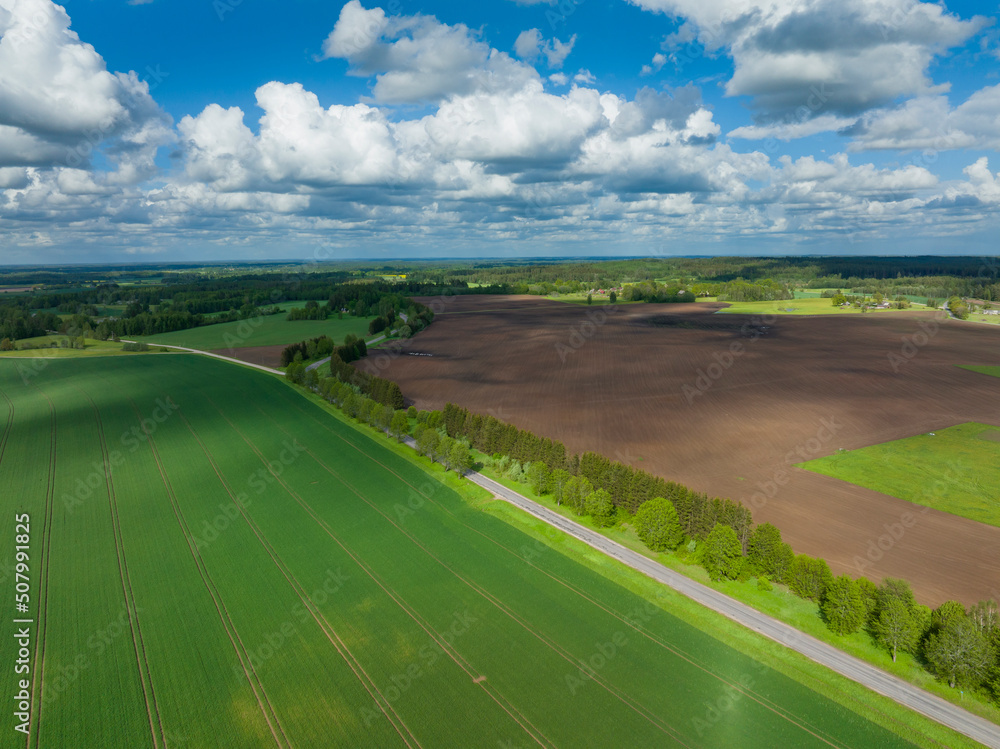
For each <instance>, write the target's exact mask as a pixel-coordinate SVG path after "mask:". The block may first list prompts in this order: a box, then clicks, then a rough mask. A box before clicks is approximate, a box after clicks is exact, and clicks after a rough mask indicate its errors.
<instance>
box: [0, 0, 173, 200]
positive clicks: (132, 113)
mask: <svg viewBox="0 0 1000 749" xmlns="http://www.w3.org/2000/svg"><path fill="white" fill-rule="evenodd" d="M0 35H2V38H0V165H6V166H29V165H30V166H60V165H63V166H69V167H79V166H83V167H86V166H87V165H89V164H90V163H91V160H92V156H93V154H94V153H96V152H97V151H98V150H102V151H104V153H105V154H106V155H108V156H109V157H110V158H111V159H112V160H113V161H114V162H115V163H116V164H117V165H118V167H119V169H118V172H117V174H116V175H115V176H114V178H115V179H117V180H118V181H121V182H135V181H138V180H140V179H143V178H145V177H148V176H149V175H150V174H151V173H152V172H153V171H154V169H155V167H154V165H153V157H154V155H155V151H156V149H157V148H158V147H159V146H161V145H163V144H165V143H167V142H169V141H170V138H171V132H170V128H169V125H170V121H169V118H168V117H167V116H166V115H165V114H164V113H163V112H162V110H160V108H159V106H158V105H157V104H156V102H155V101H154V100H153V99H152V97H151V96H150V95H149V87H148V85H147V84H146V83H145V82H143V81H141V80H139V78H138V76H136V74H135V73H134V72H131V73H128V74H124V73H111V72H109V71H108V70H107V68H106V66H105V63H104V60H103V58H102V57H101V56H100V55H99V54H98V53H97V51H96V50H95V49H94V48H93V47H92V46H91V45H89V44H86V43H84V42H82V41H81V40H80V39H79V37H78V36H77V34H76V33H75V32H73V31H71V30H70V19H69V16H68V15H67V14H66V11H65V10H64V9H63V8H62V7H60V6H58V5H54V4H53V3H51V2H49V0H0Z"/></svg>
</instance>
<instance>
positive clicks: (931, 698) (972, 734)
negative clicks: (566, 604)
mask: <svg viewBox="0 0 1000 749" xmlns="http://www.w3.org/2000/svg"><path fill="white" fill-rule="evenodd" d="M467 477H468V478H469V479H470V480H471V481H473V482H475V483H476V484H479V485H480V486H482V487H483V488H484V489H487V490H488V491H490V492H492V493H493V494H495V495H496V496H498V497H500V498H501V499H504V500H506V501H508V502H510V503H511V504H513V505H516V506H517V507H520V508H521V509H522V510H524V511H526V512H528V513H530V514H532V515H534V516H535V517H537V518H539V519H540V520H544V521H545V522H546V523H549V524H550V525H552V526H555V527H556V528H558V529H559V530H562V531H564V532H566V533H568V534H570V535H571V536H574V537H575V538H578V539H580V540H581V541H583V542H584V543H586V544H588V545H590V546H592V547H593V548H595V549H597V550H598V551H601V552H604V553H605V554H607V555H608V556H610V557H614V558H615V559H618V560H619V561H621V562H623V563H625V564H627V565H628V566H630V567H633V568H634V569H637V570H638V571H639V572H642V573H643V574H645V575H648V576H649V577H651V578H653V579H654V580H656V581H658V582H661V583H664V584H665V585H669V586H670V587H671V588H673V589H674V590H676V591H678V592H680V593H683V594H684V595H686V596H687V597H688V598H692V599H694V600H695V601H697V602H698V603H700V604H702V605H704V606H707V607H708V608H710V609H712V610H714V611H717V612H719V613H720V614H723V615H724V616H727V617H729V618H730V619H732V620H733V621H735V622H738V623H739V624H742V625H743V626H745V627H748V628H750V629H752V630H754V631H755V632H759V633H760V634H762V635H764V636H765V637H769V638H771V639H772V640H774V641H776V642H779V643H781V644H782V645H785V646H787V647H789V648H791V649H792V650H795V651H796V652H799V653H801V654H802V655H804V656H806V657H807V658H810V659H811V660H813V661H816V662H817V663H820V664H822V665H824V666H827V667H828V668H830V669H832V670H834V671H836V672H837V673H839V674H842V675H843V676H846V677H847V678H849V679H851V680H853V681H856V682H858V683H859V684H862V685H864V686H866V687H868V688H869V689H872V690H874V691H876V692H878V693H879V694H882V695H885V696H886V697H889V698H890V699H893V700H895V701H896V702H898V703H900V704H901V705H905V706H906V707H908V708H910V709H911V710H915V711H916V712H918V713H921V714H923V715H926V716H927V717H928V718H931V719H932V720H935V721H937V722H938V723H941V724H943V725H946V726H948V727H949V728H952V729H954V730H955V731H958V732H959V733H961V734H964V735H966V736H968V737H969V738H972V739H974V740H976V741H978V742H980V743H982V744H985V745H986V746H989V747H993V749H1000V726H997V725H995V724H993V723H991V722H989V721H988V720H985V719H984V718H980V717H979V716H977V715H973V714H972V713H970V712H968V711H967V710H963V709H962V708H960V707H958V706H956V705H953V704H952V703H950V702H947V701H946V700H943V699H941V698H940V697H936V696H935V695H933V694H930V693H929V692H925V691H924V690H923V689H920V688H919V687H915V686H913V685H912V684H909V683H907V682H905V681H903V680H902V679H899V678H897V677H895V676H893V675H891V674H888V673H886V672H885V671H882V670H881V669H878V668H876V667H875V666H872V665H870V664H868V663H865V662H864V661H862V660H859V659H858V658H855V657H854V656H851V655H848V654H847V653H845V652H843V651H841V650H838V649H837V648H835V647H833V646H832V645H828V644H826V643H825V642H821V641H820V640H817V639H816V638H815V637H812V636H810V635H807V634H805V633H804V632H800V631H799V630H797V629H795V628H794V627H790V626H788V625H787V624H784V623H782V622H779V621H778V620H777V619H772V618H771V617H769V616H767V615H766V614H762V613H761V612H759V611H757V610H756V609H752V608H750V607H749V606H747V605H745V604H743V603H740V602H739V601H737V600H735V599H733V598H730V597H729V596H727V595H724V594H722V593H719V592H718V591H716V590H713V589H711V588H708V587H706V586H704V585H702V584H701V583H698V582H695V581H694V580H691V579H690V578H687V577H685V576H684V575H681V574H680V573H678V572H674V571H673V570H670V569H667V568H666V567H664V566H663V565H661V564H658V563H656V562H654V561H653V560H651V559H649V558H648V557H645V556H643V555H642V554H639V553H637V552H635V551H632V550H631V549H629V548H626V547H624V546H622V545H621V544H619V543H616V542H614V541H612V540H611V539H609V538H606V537H605V536H602V535H601V534H600V533H597V532H596V531H593V530H591V529H590V528H586V527H584V526H582V525H580V524H579V523H576V522H574V521H572V520H570V519H569V518H565V517H563V516H562V515H560V514H558V513H556V512H553V511H552V510H550V509H548V508H547V507H543V506H542V505H540V504H538V503H537V502H534V501H532V500H530V499H528V498H527V497H524V496H522V495H520V494H518V493H517V492H515V491H512V490H511V489H508V488H507V487H505V486H502V485H501V484H498V483H497V482H495V481H493V480H492V479H489V478H487V477H485V476H483V475H482V474H479V473H474V472H473V473H469V474H468V476H467Z"/></svg>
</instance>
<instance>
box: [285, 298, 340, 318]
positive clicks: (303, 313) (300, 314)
mask: <svg viewBox="0 0 1000 749" xmlns="http://www.w3.org/2000/svg"><path fill="white" fill-rule="evenodd" d="M329 316H330V307H329V304H325V305H323V306H322V307H321V306H320V305H319V302H317V301H315V300H312V299H310V300H309V301H308V302H306V306H305V307H292V308H291V309H290V310H289V311H288V314H287V315H286V316H285V319H286V320H325V319H326V318H328V317H329Z"/></svg>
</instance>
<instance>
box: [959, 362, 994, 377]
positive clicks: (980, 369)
mask: <svg viewBox="0 0 1000 749" xmlns="http://www.w3.org/2000/svg"><path fill="white" fill-rule="evenodd" d="M961 368H962V369H968V370H970V371H972V372H979V373H980V374H984V375H990V376H991V377H1000V367H981V366H975V365H961Z"/></svg>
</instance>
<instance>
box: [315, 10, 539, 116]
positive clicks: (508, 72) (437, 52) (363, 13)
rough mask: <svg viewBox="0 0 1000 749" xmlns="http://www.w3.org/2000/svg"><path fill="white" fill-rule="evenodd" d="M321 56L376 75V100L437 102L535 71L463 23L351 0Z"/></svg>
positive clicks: (506, 84)
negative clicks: (389, 13) (391, 12)
mask: <svg viewBox="0 0 1000 749" xmlns="http://www.w3.org/2000/svg"><path fill="white" fill-rule="evenodd" d="M323 55H324V57H326V58H331V57H336V58H341V59H344V60H347V61H348V62H349V63H350V65H351V72H352V73H353V74H354V75H359V76H365V77H370V76H374V77H375V86H374V87H373V89H372V93H373V95H374V98H375V100H376V101H377V102H380V103H384V104H403V103H414V102H421V101H439V100H441V99H444V98H446V97H448V96H452V95H456V94H467V93H470V92H472V91H476V90H479V89H484V88H486V89H491V90H510V89H514V90H516V89H518V88H520V87H521V86H522V85H524V83H526V82H527V81H529V80H533V79H537V78H538V73H537V72H536V71H535V69H534V68H532V67H531V66H529V65H525V64H523V63H520V62H518V61H516V60H514V59H512V58H511V57H509V56H508V55H507V54H506V53H504V52H499V51H497V50H495V49H492V48H491V47H490V46H489V45H488V44H486V43H485V42H483V41H481V40H480V39H479V38H478V35H477V34H476V33H475V32H473V31H472V30H470V29H469V28H468V27H467V26H465V25H464V24H456V25H454V26H450V25H448V24H444V23H441V22H440V21H438V20H437V19H436V18H434V17H433V16H424V15H415V16H387V15H386V14H385V12H384V11H383V10H382V9H381V8H373V9H371V10H368V9H366V8H364V7H363V6H362V5H361V3H360V2H359V0H351V1H350V2H349V3H347V4H346V5H345V6H344V7H343V8H342V9H341V12H340V17H339V18H338V20H337V23H336V25H335V26H334V28H333V31H331V32H330V34H329V36H328V37H327V38H326V40H325V41H324V42H323Z"/></svg>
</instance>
